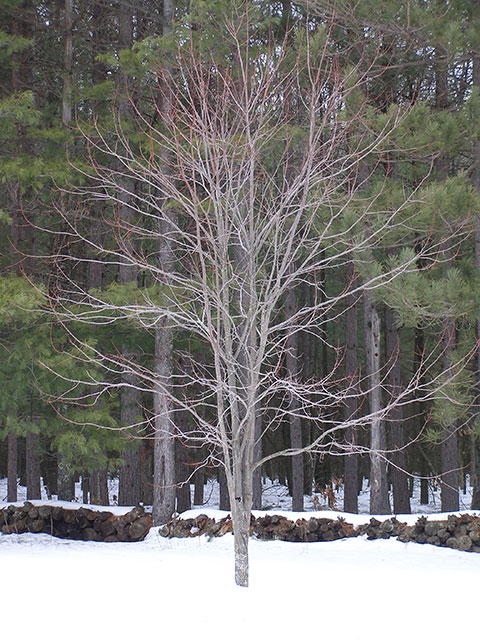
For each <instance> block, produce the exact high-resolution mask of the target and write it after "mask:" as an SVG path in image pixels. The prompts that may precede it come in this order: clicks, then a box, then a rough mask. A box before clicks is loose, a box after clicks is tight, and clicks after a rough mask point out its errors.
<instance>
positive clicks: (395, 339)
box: [385, 307, 411, 513]
mask: <svg viewBox="0 0 480 640" xmlns="http://www.w3.org/2000/svg"><path fill="white" fill-rule="evenodd" d="M385 347H386V357H387V368H388V387H389V392H390V401H391V402H395V399H396V398H398V396H399V394H400V393H401V390H402V375H401V367H400V334H399V331H398V329H397V326H396V324H395V315H394V312H393V310H392V309H390V308H389V307H386V309H385ZM388 424H389V433H390V449H391V450H392V454H391V458H390V459H391V461H392V466H391V469H392V487H393V512H394V513H410V512H411V510H410V496H409V490H408V477H407V474H406V473H405V450H404V447H405V433H404V426H403V409H402V407H401V405H396V406H393V407H392V409H390V411H389V413H388Z"/></svg>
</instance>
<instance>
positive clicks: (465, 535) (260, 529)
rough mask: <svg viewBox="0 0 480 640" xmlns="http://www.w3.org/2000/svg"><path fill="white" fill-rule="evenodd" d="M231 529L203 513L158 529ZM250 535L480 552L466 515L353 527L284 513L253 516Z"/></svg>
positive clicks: (476, 528) (186, 532) (177, 533)
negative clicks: (389, 540)
mask: <svg viewBox="0 0 480 640" xmlns="http://www.w3.org/2000/svg"><path fill="white" fill-rule="evenodd" d="M231 531H232V521H231V519H230V516H227V517H226V518H223V519H222V520H219V521H215V520H213V519H211V518H208V517H207V516H206V515H202V514H201V515H199V516H197V517H196V518H188V519H185V520H182V519H174V520H171V521H170V522H169V523H168V524H166V525H164V526H163V527H161V528H160V535H162V536H164V537H168V538H173V537H179V538H188V537H195V536H200V535H207V536H209V537H215V536H222V535H224V534H226V533H229V532H231ZM250 535H252V536H255V537H256V538H258V539H260V540H285V541H287V542H322V541H331V540H339V539H341V538H352V537H356V536H361V535H366V537H367V539H369V540H379V539H386V538H392V537H394V538H398V540H400V541H401V542H417V543H419V544H434V545H436V546H441V547H449V548H451V549H459V550H461V551H474V552H480V518H479V517H478V516H472V515H468V514H462V515H460V516H455V515H450V516H448V520H440V521H438V520H437V521H433V520H427V519H426V518H425V517H420V518H419V519H418V520H417V522H416V523H415V524H414V525H413V526H408V525H407V524H405V523H404V522H399V521H398V520H397V519H396V518H389V519H387V520H384V521H383V522H380V521H379V520H376V519H375V518H371V519H370V521H369V522H368V523H366V524H363V525H360V526H358V527H355V526H354V525H352V524H350V523H348V522H345V520H343V519H342V518H338V519H337V520H332V519H329V518H313V517H312V518H309V519H308V520H307V519H305V518H299V519H298V520H296V521H295V522H294V521H293V520H288V518H285V517H283V516H276V515H274V516H269V515H266V516H264V517H261V518H254V517H253V516H252V519H251V524H250Z"/></svg>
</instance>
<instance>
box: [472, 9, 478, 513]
mask: <svg viewBox="0 0 480 640" xmlns="http://www.w3.org/2000/svg"><path fill="white" fill-rule="evenodd" d="M478 11H479V10H478V9H476V10H475V14H474V20H475V24H476V25H477V26H478V25H480V19H479V14H478ZM473 86H474V87H477V88H480V54H474V56H473ZM473 167H474V168H473V172H472V182H473V186H474V187H475V189H476V190H477V192H478V193H480V142H479V141H478V140H477V141H476V142H475V147H474V158H473ZM475 267H476V269H477V273H479V274H480V217H477V219H476V224H475ZM475 329H476V331H475V334H476V335H475V338H476V340H477V347H476V358H475V377H476V380H475V382H476V405H477V425H478V421H479V419H480V319H477V320H476V322H475ZM477 428H478V427H477ZM471 466H472V470H471V473H472V475H473V478H472V479H471V481H470V482H471V484H473V496H472V505H471V507H472V509H480V435H478V431H477V433H474V434H473V447H472V465H471Z"/></svg>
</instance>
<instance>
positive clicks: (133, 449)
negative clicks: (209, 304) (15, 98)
mask: <svg viewBox="0 0 480 640" xmlns="http://www.w3.org/2000/svg"><path fill="white" fill-rule="evenodd" d="M132 43H133V10H132V8H131V6H130V5H129V4H128V3H125V2H121V3H120V5H119V45H120V48H121V49H128V48H130V47H131V46H132ZM120 80H121V82H122V85H123V86H121V87H120V91H121V93H122V94H124V95H123V97H122V99H121V100H120V104H119V111H120V117H121V118H128V117H130V115H131V106H130V97H129V96H128V90H129V86H130V84H131V83H130V81H129V78H128V76H127V74H126V73H122V74H121V75H120ZM125 92H127V95H125ZM119 186H120V194H119V195H120V200H121V204H120V206H119V211H118V217H119V222H120V226H121V229H120V233H121V235H122V236H123V239H122V243H123V247H122V248H123V250H124V252H125V254H126V255H127V256H131V255H132V253H133V251H134V247H133V246H132V242H131V240H130V233H131V232H130V227H131V225H132V222H133V220H132V216H133V214H132V209H131V200H132V194H133V192H134V188H135V185H134V181H133V180H132V179H131V178H129V177H126V176H125V175H122V178H121V184H120V185H119ZM137 276H138V269H137V267H136V266H134V265H132V264H129V262H128V260H124V261H123V262H122V263H121V264H120V268H119V282H120V284H121V285H125V286H128V285H130V284H132V283H133V284H136V282H137ZM121 349H122V357H123V359H124V361H125V363H126V365H127V367H128V368H129V369H130V365H133V367H132V368H134V367H135V363H136V362H137V361H138V354H137V352H136V351H135V349H133V348H132V347H131V346H130V345H128V344H126V343H125V344H123V345H122V347H121ZM135 382H136V378H135V375H134V374H132V373H131V372H130V371H128V370H126V371H125V373H124V374H123V383H124V386H123V387H122V390H121V398H120V422H121V423H122V425H123V426H126V427H129V431H128V433H127V446H126V450H125V452H124V454H123V462H124V464H123V466H122V467H121V469H120V473H119V487H118V504H120V505H136V504H138V503H139V502H140V500H141V483H140V475H141V474H140V448H139V446H138V442H135V438H136V436H137V430H136V428H135V425H136V424H137V423H138V415H139V414H141V410H140V406H141V402H142V398H141V394H140V392H139V391H138V389H136V388H135Z"/></svg>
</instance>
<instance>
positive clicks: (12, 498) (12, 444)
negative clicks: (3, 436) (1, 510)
mask: <svg viewBox="0 0 480 640" xmlns="http://www.w3.org/2000/svg"><path fill="white" fill-rule="evenodd" d="M7 447H8V449H7V451H8V460H7V502H16V501H17V497H18V495H17V467H18V438H17V436H16V435H15V434H14V433H12V432H9V434H8V436H7Z"/></svg>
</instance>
